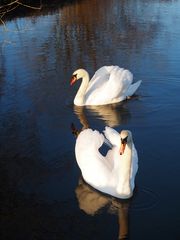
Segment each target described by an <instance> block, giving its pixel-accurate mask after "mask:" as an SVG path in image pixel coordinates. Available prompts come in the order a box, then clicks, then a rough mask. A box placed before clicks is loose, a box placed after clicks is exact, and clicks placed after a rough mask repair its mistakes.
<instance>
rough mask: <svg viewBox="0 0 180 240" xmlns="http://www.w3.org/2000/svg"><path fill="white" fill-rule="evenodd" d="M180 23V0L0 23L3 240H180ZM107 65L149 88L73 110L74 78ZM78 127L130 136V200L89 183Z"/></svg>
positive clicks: (131, 0) (100, 5) (87, 2)
mask: <svg viewBox="0 0 180 240" xmlns="http://www.w3.org/2000/svg"><path fill="white" fill-rule="evenodd" d="M179 26H180V1H179V0H177V1H176V0H174V1H170V0H169V1H168V0H166V1H163V0H161V1H160V0H159V1H158V0H154V1H148V0H126V1H119V0H111V1H109V0H84V1H79V2H77V3H72V4H71V5H69V6H65V7H63V8H60V9H57V11H56V12H54V13H52V12H51V13H49V14H46V15H40V16H37V14H36V16H34V17H33V16H31V17H26V18H17V19H15V20H13V21H9V22H7V23H6V26H3V25H1V26H0V45H1V48H0V51H1V52H0V157H1V170H0V180H1V192H2V194H1V195H2V198H1V200H2V201H1V208H2V211H1V224H0V228H1V232H2V234H1V235H2V237H1V239H2V240H6V239H8V240H9V239H12V240H15V239H18V240H21V239H22V240H24V239H26V240H46V239H47V240H56V239H58V240H59V239H62V240H64V239H65V240H70V239H75V240H89V239H90V240H96V239H97V240H101V239H103V240H115V239H118V236H119V235H121V236H123V235H126V234H128V239H133V240H140V239H143V240H152V239H153V240H159V239H163V240H167V239H171V240H178V239H180V180H179V179H180V175H179V169H180V159H179V155H178V154H179V152H180V150H179V143H180V94H179V92H180V27H179ZM103 65H119V66H121V67H124V68H127V69H129V70H130V71H132V73H133V74H134V79H135V81H136V80H139V79H141V80H143V83H142V85H141V87H140V88H139V90H138V97H136V98H134V99H132V100H130V101H125V102H123V103H120V104H117V105H113V106H111V105H110V106H106V107H105V106H104V107H99V108H90V109H89V108H74V106H73V98H74V96H75V94H76V91H77V89H78V87H79V85H78V84H77V85H75V86H74V87H73V88H72V87H70V85H69V80H70V77H71V74H72V72H73V71H74V70H75V69H77V68H79V67H83V68H86V69H87V70H88V71H89V73H90V75H92V74H93V73H94V71H95V70H97V69H98V68H99V67H101V66H103ZM72 122H73V123H74V124H75V125H76V126H77V127H78V128H79V129H80V128H82V127H83V126H84V127H87V126H90V127H92V128H93V129H98V130H100V131H101V130H103V129H104V126H105V125H109V126H112V127H114V128H115V129H116V130H118V131H120V130H121V129H130V130H131V131H132V133H133V137H134V142H135V145H136V148H137V151H138V154H139V170H138V174H137V177H136V184H137V189H136V191H135V193H134V197H133V198H132V199H131V200H129V201H119V200H117V199H114V198H110V197H109V196H106V195H103V194H100V193H99V192H96V191H94V190H93V189H91V188H90V187H89V186H88V185H87V184H85V183H84V182H83V181H82V179H81V174H80V171H79V169H78V167H77V164H76V160H75V155H74V146H75V137H74V136H73V135H72V133H71V129H70V125H71V123H72Z"/></svg>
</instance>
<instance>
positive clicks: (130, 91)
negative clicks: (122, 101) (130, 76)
mask: <svg viewBox="0 0 180 240" xmlns="http://www.w3.org/2000/svg"><path fill="white" fill-rule="evenodd" d="M141 82H142V80H139V81H137V82H136V83H133V84H131V85H130V87H129V88H128V90H127V92H126V97H130V96H132V95H133V94H134V93H135V92H136V90H137V89H138V88H139V86H140V85H141Z"/></svg>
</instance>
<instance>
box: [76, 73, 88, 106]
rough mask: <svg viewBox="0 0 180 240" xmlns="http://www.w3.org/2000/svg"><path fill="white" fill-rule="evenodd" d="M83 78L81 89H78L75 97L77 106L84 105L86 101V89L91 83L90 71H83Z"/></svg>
mask: <svg viewBox="0 0 180 240" xmlns="http://www.w3.org/2000/svg"><path fill="white" fill-rule="evenodd" d="M81 78H82V82H81V85H80V87H79V90H78V91H77V94H76V96H75V98H74V104H75V105H77V106H83V105H84V103H85V99H84V98H85V93H86V89H87V87H88V84H89V74H88V72H86V71H85V70H84V71H83V72H82V75H81Z"/></svg>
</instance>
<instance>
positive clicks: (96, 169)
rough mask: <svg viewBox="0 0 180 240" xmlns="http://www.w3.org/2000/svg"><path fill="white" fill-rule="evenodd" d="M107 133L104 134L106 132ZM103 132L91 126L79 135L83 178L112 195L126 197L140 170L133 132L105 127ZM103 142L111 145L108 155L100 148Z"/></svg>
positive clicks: (76, 147)
mask: <svg viewBox="0 0 180 240" xmlns="http://www.w3.org/2000/svg"><path fill="white" fill-rule="evenodd" d="M104 135H105V136H104ZM104 135H103V134H102V133H100V132H98V131H97V130H92V129H90V128H88V129H85V130H83V131H82V132H80V133H79V135H78V137H77V139H76V145H75V155H76V161H77V163H78V165H79V168H80V169H81V172H82V176H83V178H84V180H85V181H86V182H87V183H88V184H89V185H91V186H92V187H94V188H95V189H97V190H99V191H101V192H104V193H107V194H110V195H111V196H114V197H117V198H122V199H127V198H130V197H131V196H132V195H133V190H134V186H135V184H134V181H135V176H136V173H137V170H138V155H137V151H136V149H135V146H134V143H133V139H132V134H131V132H130V131H128V130H122V131H121V133H120V134H119V133H118V132H117V131H116V130H114V129H113V128H110V127H106V128H105V130H104ZM103 143H106V144H108V145H109V146H112V148H111V149H110V150H108V152H107V154H106V156H103V155H102V154H101V153H100V152H99V148H100V147H101V146H102V144H103Z"/></svg>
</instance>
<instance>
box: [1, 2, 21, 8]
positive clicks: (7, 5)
mask: <svg viewBox="0 0 180 240" xmlns="http://www.w3.org/2000/svg"><path fill="white" fill-rule="evenodd" d="M17 2H19V0H16V1H14V2H10V3H8V4H5V5H2V6H0V9H1V8H6V7H9V6H11V5H13V4H15V3H17Z"/></svg>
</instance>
